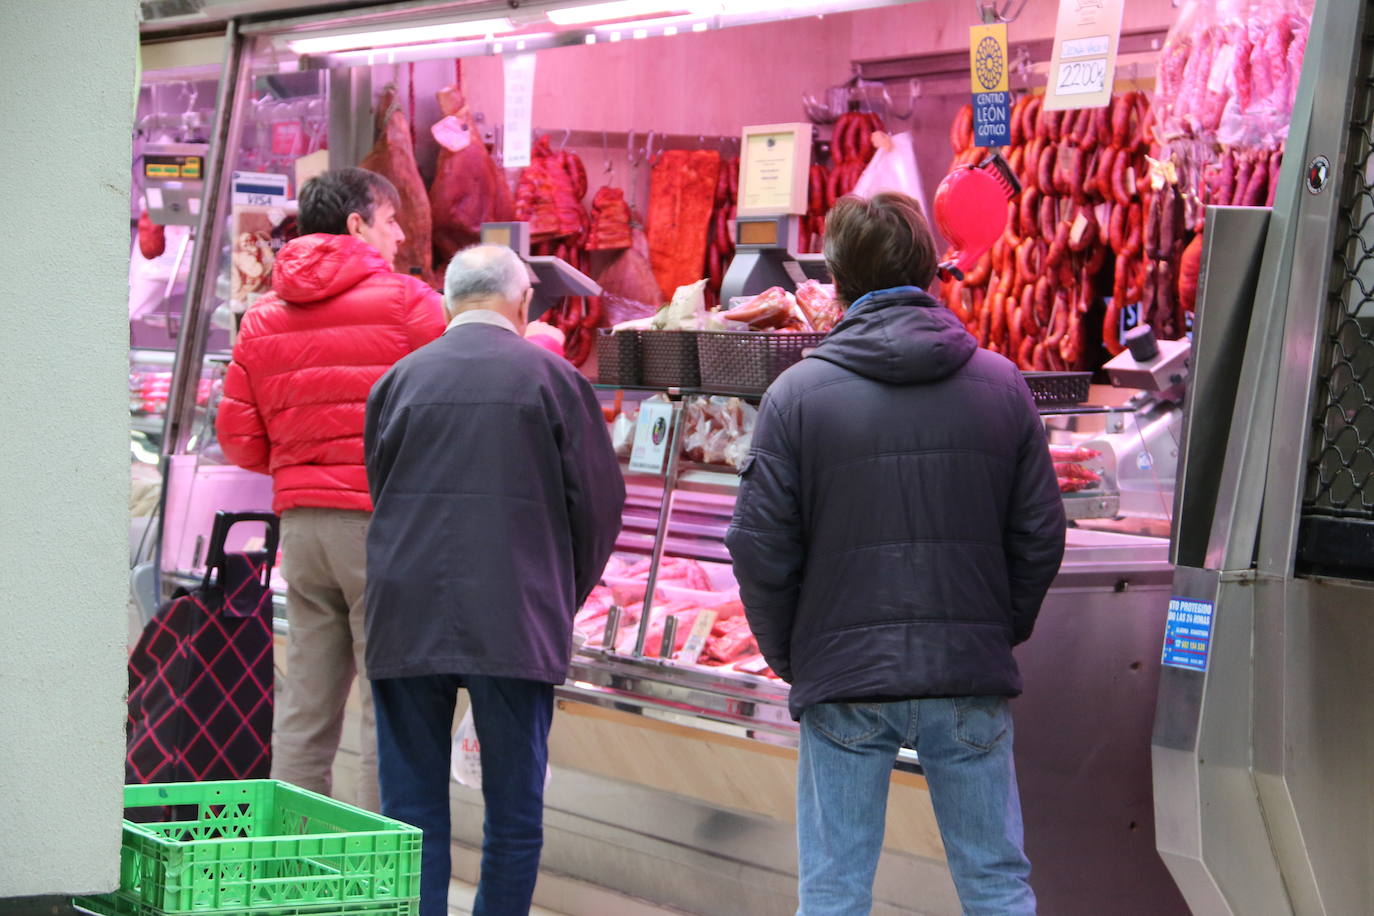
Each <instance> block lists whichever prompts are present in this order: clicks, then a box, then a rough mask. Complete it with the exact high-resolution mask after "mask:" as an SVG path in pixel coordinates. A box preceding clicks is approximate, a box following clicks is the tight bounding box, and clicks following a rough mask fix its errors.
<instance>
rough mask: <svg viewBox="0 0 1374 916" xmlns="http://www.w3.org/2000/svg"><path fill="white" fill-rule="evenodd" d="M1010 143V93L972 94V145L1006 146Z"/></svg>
mask: <svg viewBox="0 0 1374 916" xmlns="http://www.w3.org/2000/svg"><path fill="white" fill-rule="evenodd" d="M1009 143H1011V93H1009V92H975V93H974V94H973V145H974V146H1006V145H1008V144H1009Z"/></svg>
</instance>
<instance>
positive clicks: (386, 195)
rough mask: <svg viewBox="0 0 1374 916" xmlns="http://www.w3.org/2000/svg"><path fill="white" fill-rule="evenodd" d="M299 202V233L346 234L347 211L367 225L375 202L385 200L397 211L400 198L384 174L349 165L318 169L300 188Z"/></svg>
mask: <svg viewBox="0 0 1374 916" xmlns="http://www.w3.org/2000/svg"><path fill="white" fill-rule="evenodd" d="M299 203H300V216H299V217H298V218H297V222H298V223H299V224H300V230H301V235H313V234H314V233H316V232H324V233H328V234H329V235H347V234H348V215H349V214H350V213H356V214H358V215H359V216H361V217H362V218H363V222H365V223H367V224H368V225H369V226H370V225H372V214H373V212H374V211H375V210H376V209H377V206H378V205H379V204H382V203H389V204H391V205H392V206H393V207H395V208H396V209H398V210H399V209H400V208H401V197H400V195H399V194H397V193H396V186H395V185H393V184H392V183H391V181H390V180H389V179H387V177H386V176H385V175H378V174H377V173H376V172H370V171H368V170H367V169H359V168H351V167H350V168H344V169H332V170H331V171H328V172H321V173H320V174H319V175H316V176H315V177H314V178H312V179H310V180H309V181H307V182H306V183H305V184H304V185H303V186H302V187H301V192H300V201H299Z"/></svg>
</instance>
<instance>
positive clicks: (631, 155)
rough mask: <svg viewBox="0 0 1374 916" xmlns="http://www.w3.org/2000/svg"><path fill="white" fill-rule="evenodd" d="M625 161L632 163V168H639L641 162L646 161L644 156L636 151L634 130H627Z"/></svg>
mask: <svg viewBox="0 0 1374 916" xmlns="http://www.w3.org/2000/svg"><path fill="white" fill-rule="evenodd" d="M625 161H626V162H628V163H629V164H630V167H631V168H638V167H639V164H640V163H641V162H643V161H644V159H643V157H642V156H640V155H639V154H638V153H637V152H635V132H634V131H633V130H629V131H626V132H625Z"/></svg>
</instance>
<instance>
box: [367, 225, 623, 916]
mask: <svg viewBox="0 0 1374 916" xmlns="http://www.w3.org/2000/svg"><path fill="white" fill-rule="evenodd" d="M444 291H445V300H446V303H447V307H448V310H449V313H450V315H451V316H452V321H451V323H450V324H449V327H448V330H447V331H446V332H445V333H444V335H443V336H442V337H440V338H439V339H438V340H436V341H434V342H433V343H431V344H429V345H428V346H426V347H423V348H421V349H420V350H417V351H416V352H415V353H413V354H411V355H410V356H408V357H406V358H405V359H402V360H401V361H400V362H398V363H397V364H396V365H395V367H393V368H392V369H391V371H389V372H387V374H386V375H385V376H383V377H382V379H381V380H380V381H379V382H378V383H377V384H376V386H375V387H374V388H373V389H372V395H371V397H370V398H369V399H368V404H367V426H366V430H365V441H366V450H367V455H366V457H367V472H368V481H369V484H370V486H371V491H372V499H373V501H374V503H375V510H374V512H373V516H372V525H371V527H370V529H369V531H368V539H367V561H368V562H367V623H366V629H367V670H368V675H369V677H370V678H371V680H372V690H373V697H374V705H375V708H376V715H377V738H378V763H379V766H378V770H379V775H380V781H381V795H382V812H383V813H384V814H386V815H388V816H391V817H395V818H397V819H399V820H402V821H405V822H407V823H410V824H413V825H415V826H417V827H419V828H421V830H423V831H424V849H423V853H422V866H421V871H422V874H421V882H420V883H421V892H420V913H421V916H443V914H446V913H447V911H448V910H447V900H446V898H447V892H448V883H449V869H450V862H449V842H450V831H449V794H448V787H449V756H450V741H449V736H450V729H451V727H452V723H453V713H454V708H455V705H456V702H457V693H458V690H459V688H466V689H467V691H468V694H469V698H470V700H471V703H472V713H473V722H474V724H475V726H476V729H477V737H478V740H479V742H480V743H481V747H482V751H481V753H482V776H483V778H482V793H483V796H484V798H485V801H486V823H485V833H484V841H483V847H482V871H481V879H480V882H479V884H478V890H477V900H476V904H475V908H474V910H473V912H474V913H475V914H477V916H483V914H486V916H497V914H512V913H525V912H528V910H529V906H530V899H531V897H532V895H533V892H534V882H535V878H536V876H537V874H538V870H539V854H540V850H541V848H542V846H543V795H544V770H545V766H546V763H547V760H548V734H549V725H550V723H551V721H552V716H553V688H554V685H556V684H561V683H562V682H563V681H564V679H565V678H566V677H567V673H568V662H569V659H570V656H571V653H572V619H573V614H574V612H575V611H576V610H577V608H578V606H579V605H580V604H581V603H582V602H583V601H584V600H585V599H586V597H587V595H588V594H589V593H590V592H591V590H592V586H594V585H595V584H596V582H597V580H598V579H599V577H600V575H601V571H602V569H603V567H604V566H605V564H606V560H607V558H608V557H609V556H610V553H611V549H612V546H613V544H614V542H615V538H616V535H617V534H618V533H619V531H620V511H621V507H622V506H623V504H624V501H625V485H624V481H623V479H622V477H621V474H620V467H619V464H618V462H617V460H616V456H615V452H614V450H613V449H612V447H611V441H610V436H609V435H608V433H607V431H606V424H605V420H604V419H603V417H602V413H601V407H600V405H599V404H598V402H597V399H596V394H595V392H594V391H593V390H592V386H591V385H590V384H589V383H588V382H587V380H586V379H585V378H583V377H582V376H581V375H580V374H579V373H578V372H577V370H576V369H574V368H573V367H572V366H571V365H570V364H569V363H568V362H566V361H565V360H563V359H562V358H560V357H557V356H555V355H553V354H552V353H550V352H549V351H547V350H545V349H543V348H541V347H538V346H535V345H534V344H531V343H529V342H528V341H526V340H524V339H523V338H522V337H521V333H522V331H523V330H524V326H525V323H526V319H527V316H528V309H529V303H530V297H531V289H530V283H529V279H528V273H527V271H526V269H525V266H524V264H522V263H521V261H520V259H519V258H518V257H516V255H515V253H514V252H512V251H511V250H510V249H508V248H497V247H490V246H477V247H473V248H468V249H465V250H464V251H460V252H459V253H458V254H457V255H456V256H455V257H454V259H453V261H452V263H450V264H449V267H448V272H447V276H446V277H445V281H444Z"/></svg>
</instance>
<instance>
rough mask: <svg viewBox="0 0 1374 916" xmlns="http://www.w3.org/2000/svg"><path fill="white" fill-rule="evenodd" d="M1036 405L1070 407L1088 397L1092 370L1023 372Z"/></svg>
mask: <svg viewBox="0 0 1374 916" xmlns="http://www.w3.org/2000/svg"><path fill="white" fill-rule="evenodd" d="M1021 374H1022V375H1024V376H1025V377H1026V384H1027V385H1029V386H1030V392H1031V397H1033V398H1035V406H1036V407H1069V406H1072V405H1074V404H1082V403H1083V402H1084V401H1086V400H1087V399H1088V385H1089V384H1090V383H1091V382H1092V378H1093V374H1092V373H1091V372H1023V373H1021Z"/></svg>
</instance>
